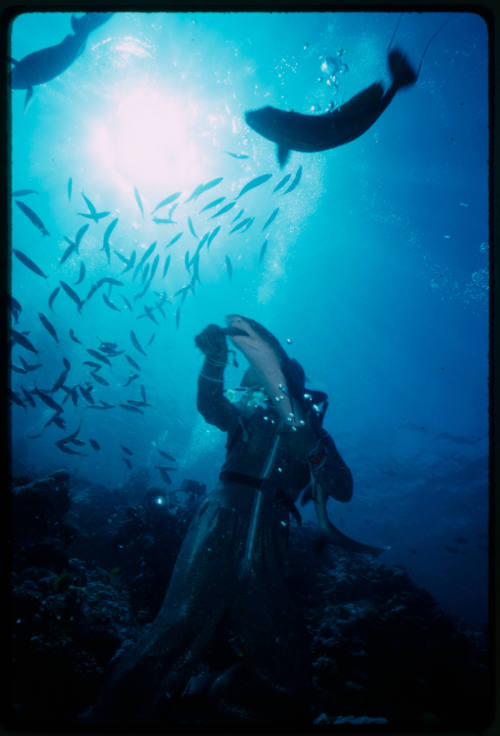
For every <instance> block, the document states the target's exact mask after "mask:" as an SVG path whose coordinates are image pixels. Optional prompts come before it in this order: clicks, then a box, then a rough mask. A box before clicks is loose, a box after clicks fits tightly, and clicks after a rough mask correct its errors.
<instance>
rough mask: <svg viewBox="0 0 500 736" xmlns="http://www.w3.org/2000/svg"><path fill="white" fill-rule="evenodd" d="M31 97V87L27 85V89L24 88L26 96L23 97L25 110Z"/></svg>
mask: <svg viewBox="0 0 500 736" xmlns="http://www.w3.org/2000/svg"><path fill="white" fill-rule="evenodd" d="M32 97H33V87H28V89H27V90H26V97H25V98H24V110H25V111H26V108H27V107H28V105H29V103H30V102H31V98H32Z"/></svg>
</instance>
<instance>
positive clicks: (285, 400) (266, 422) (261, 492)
mask: <svg viewBox="0 0 500 736" xmlns="http://www.w3.org/2000/svg"><path fill="white" fill-rule="evenodd" d="M227 323H228V326H227V327H226V328H221V327H219V326H217V325H215V324H211V325H209V326H208V327H206V328H205V329H204V330H203V332H201V333H200V334H199V335H198V336H197V337H196V338H195V343H196V345H197V347H198V348H199V349H200V350H201V352H202V353H203V354H204V356H205V359H204V362H203V366H202V369H201V372H200V375H199V379H198V395H197V406H198V409H199V411H200V413H201V414H202V415H203V417H204V418H205V420H206V421H207V422H208V423H209V424H212V425H215V426H216V427H218V428H219V429H220V430H222V431H224V432H226V433H227V443H226V459H225V462H224V464H223V467H222V469H221V472H220V476H219V482H218V484H217V485H216V487H215V488H214V489H213V490H212V492H211V493H209V494H207V495H206V496H205V497H204V499H203V500H202V502H201V505H200V506H199V508H198V510H197V512H196V514H195V516H194V518H193V520H192V522H191V524H190V527H189V529H188V531H187V534H186V536H185V538H184V541H183V543H182V546H181V549H180V552H179V555H178V557H177V561H176V564H175V567H174V570H173V573H172V576H171V579H170V582H169V585H168V589H167V592H166V594H165V598H164V601H163V604H162V606H161V609H160V611H159V613H158V615H157V617H156V619H155V620H154V621H153V622H152V624H150V626H149V627H148V628H147V630H146V631H145V633H144V634H143V635H142V637H141V638H140V639H139V641H138V642H137V643H135V644H134V645H132V647H131V648H130V649H128V650H126V651H125V652H124V653H123V654H122V655H121V656H120V657H119V658H118V661H117V662H116V664H115V665H114V668H113V670H112V672H111V676H110V678H109V679H108V681H107V683H106V684H105V687H104V688H103V693H102V696H101V699H100V702H99V703H98V704H97V706H96V708H95V710H94V717H95V718H96V719H97V720H100V721H114V722H116V721H121V722H124V723H127V724H130V723H134V722H135V723H151V722H152V721H161V720H163V718H165V717H166V716H165V714H166V713H167V712H168V707H169V703H172V702H174V701H177V702H179V701H180V700H184V701H185V702H186V701H189V697H188V696H195V701H196V697H197V698H198V700H197V701H196V702H198V703H199V702H200V700H199V698H200V697H202V702H204V703H205V704H208V707H209V708H210V709H211V710H212V712H215V713H217V714H218V715H219V717H221V716H222V717H223V718H224V719H226V720H228V721H229V722H231V720H232V719H233V721H236V722H240V723H241V722H243V721H244V722H262V721H267V722H272V723H276V722H280V723H285V722H286V721H287V720H288V722H290V723H297V718H300V713H302V715H304V713H303V710H302V711H300V709H301V708H303V706H302V705H300V703H304V693H306V692H307V691H308V687H309V686H310V674H309V664H308V654H307V651H306V637H305V629H304V624H303V621H302V617H301V612H300V608H299V606H298V605H297V604H296V602H295V600H294V598H293V594H292V591H290V590H289V589H288V587H287V580H286V557H287V542H288V534H289V523H290V517H291V516H293V517H295V518H297V517H298V519H299V520H300V514H299V512H298V509H297V507H296V506H295V501H296V500H297V499H298V497H299V496H300V494H301V493H302V492H304V495H305V498H306V499H308V498H309V499H312V500H313V501H314V503H315V506H316V511H317V514H318V522H319V528H320V533H321V535H322V538H323V540H324V541H328V542H331V543H333V544H338V545H341V546H343V547H347V548H349V549H353V550H356V551H363V552H368V553H371V554H378V553H379V552H381V551H382V550H381V549H380V548H376V547H369V546H366V545H363V544H361V543H359V542H356V541H354V540H351V539H350V538H349V537H346V536H345V535H343V534H342V533H341V532H339V531H338V530H337V529H336V528H335V527H334V526H333V525H332V524H331V523H330V521H329V520H328V517H327V514H326V501H327V498H328V497H329V496H331V497H333V498H334V499H336V500H338V501H343V502H346V501H349V500H350V498H351V495H352V475H351V472H350V470H349V468H348V467H347V465H346V464H345V463H344V461H343V460H342V458H341V457H340V454H339V453H338V451H337V449H336V447H335V444H334V442H333V440H332V438H331V437H330V436H329V434H328V433H327V432H326V430H324V429H323V428H322V426H321V423H322V419H323V415H324V411H325V410H326V405H327V397H326V394H324V393H322V392H319V391H312V390H306V389H305V374H304V371H303V369H302V367H301V366H300V364H299V363H298V362H297V361H296V360H294V359H290V358H289V357H288V355H287V353H286V352H285V350H284V349H283V347H282V346H281V345H280V343H279V342H278V340H277V339H276V338H275V337H274V336H273V335H272V334H271V333H270V332H269V331H268V330H267V329H266V328H264V327H263V326H262V325H260V324H259V323H257V322H255V321H254V320H252V319H248V318H245V317H241V316H239V315H229V316H228V317H227ZM228 337H229V338H230V340H231V341H232V343H233V345H234V346H235V347H236V348H237V349H238V350H240V351H241V352H242V353H243V355H244V356H245V357H246V359H247V360H248V362H249V367H248V369H247V371H246V372H245V374H244V376H243V379H242V382H241V386H240V388H239V389H238V390H235V391H233V392H232V397H233V400H230V399H229V398H227V397H226V396H225V395H224V369H225V366H226V364H227V360H228V346H227V338H228ZM228 395H229V396H231V392H228ZM235 397H237V400H235ZM321 405H322V407H323V409H320V406H321ZM180 696H184V697H180ZM191 702H192V703H193V704H194V701H193V700H192V699H191ZM298 711H300V713H299V712H298ZM162 714H163V716H162Z"/></svg>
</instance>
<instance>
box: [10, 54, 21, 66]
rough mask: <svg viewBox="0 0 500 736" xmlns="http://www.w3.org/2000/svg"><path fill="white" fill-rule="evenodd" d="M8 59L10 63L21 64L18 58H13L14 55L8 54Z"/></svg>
mask: <svg viewBox="0 0 500 736" xmlns="http://www.w3.org/2000/svg"><path fill="white" fill-rule="evenodd" d="M7 61H10V63H11V64H14V66H15V65H16V64H19V62H18V61H17V60H16V59H13V58H12V56H8V57H7Z"/></svg>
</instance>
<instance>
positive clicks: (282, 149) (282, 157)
mask: <svg viewBox="0 0 500 736" xmlns="http://www.w3.org/2000/svg"><path fill="white" fill-rule="evenodd" d="M289 156H290V149H289V148H286V146H284V145H283V144H282V143H278V162H279V165H280V168H283V166H284V165H285V164H286V162H287V161H288V157H289Z"/></svg>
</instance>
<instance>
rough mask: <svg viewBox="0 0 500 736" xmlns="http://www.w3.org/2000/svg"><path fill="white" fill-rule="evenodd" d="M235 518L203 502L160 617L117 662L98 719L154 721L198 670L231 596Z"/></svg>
mask: <svg viewBox="0 0 500 736" xmlns="http://www.w3.org/2000/svg"><path fill="white" fill-rule="evenodd" d="M237 525H238V521H237V519H236V518H235V514H233V513H232V512H231V511H230V510H229V509H225V508H221V507H218V506H217V505H213V504H203V507H202V508H201V509H200V512H199V513H198V515H197V516H196V517H195V520H194V523H192V524H191V526H190V528H189V530H188V533H187V535H186V537H185V539H184V542H183V544H182V547H181V550H180V552H179V555H178V558H177V561H176V564H175V568H174V571H173V573H172V577H171V580H170V583H169V586H168V590H167V593H166V595H165V598H164V601H163V604H162V607H161V609H160V611H159V613H158V616H157V617H156V619H155V620H154V621H153V623H152V624H151V625H150V626H149V627H148V629H147V630H146V631H145V632H144V634H143V635H142V636H141V638H140V639H139V641H138V642H137V643H136V644H134V645H133V646H132V647H131V648H130V649H129V650H127V651H125V652H124V653H123V655H122V656H121V657H120V658H119V659H118V661H117V662H116V664H115V666H114V669H113V670H112V672H111V675H110V678H109V680H108V681H107V683H106V684H105V687H104V688H103V692H102V696H101V699H100V702H99V703H98V705H97V706H96V708H95V711H94V715H95V720H101V721H104V722H106V721H113V722H117V721H120V722H130V721H132V722H134V721H135V722H147V721H150V720H153V719H154V718H155V717H156V715H157V713H158V712H159V711H161V710H162V708H163V705H164V704H165V703H166V702H168V698H169V697H171V696H176V695H178V694H180V693H181V692H182V690H183V688H184V687H185V685H186V682H187V681H188V680H189V678H190V677H191V675H192V674H195V673H196V670H197V665H198V663H199V662H200V661H201V660H202V659H203V655H204V652H205V650H206V649H207V648H208V646H209V643H210V641H211V638H212V637H213V634H214V631H215V629H216V627H217V624H218V622H219V621H220V619H221V618H222V617H223V615H224V613H225V611H226V609H227V607H228V605H229V603H230V600H231V596H232V595H233V591H234V584H235V580H236V572H237V555H236V554H235V550H234V548H233V547H234V543H235V542H234V540H235V539H237V534H236V532H237V531H238V530H237V528H236V527H237Z"/></svg>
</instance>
